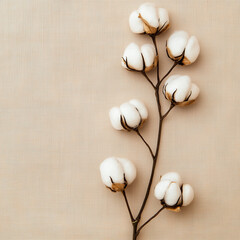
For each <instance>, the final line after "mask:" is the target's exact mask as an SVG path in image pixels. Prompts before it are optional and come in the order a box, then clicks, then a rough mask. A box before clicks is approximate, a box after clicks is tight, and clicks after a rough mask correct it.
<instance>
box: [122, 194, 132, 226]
mask: <svg viewBox="0 0 240 240" xmlns="http://www.w3.org/2000/svg"><path fill="white" fill-rule="evenodd" d="M122 194H123V197H124V199H125V202H126V205H127V209H128V212H129V215H130V218H131V221H132V222H134V217H133V215H132V211H131V208H130V206H129V203H128V200H127V196H126V192H125V190H123V191H122Z"/></svg>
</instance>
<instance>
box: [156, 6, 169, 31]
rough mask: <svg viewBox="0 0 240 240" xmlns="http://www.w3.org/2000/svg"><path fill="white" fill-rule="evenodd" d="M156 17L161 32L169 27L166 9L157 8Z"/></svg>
mask: <svg viewBox="0 0 240 240" xmlns="http://www.w3.org/2000/svg"><path fill="white" fill-rule="evenodd" d="M158 17H159V27H158V28H159V29H161V28H162V29H161V32H163V31H165V30H166V29H167V28H168V27H169V16H168V11H167V10H166V9H165V8H158Z"/></svg>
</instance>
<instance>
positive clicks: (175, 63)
mask: <svg viewBox="0 0 240 240" xmlns="http://www.w3.org/2000/svg"><path fill="white" fill-rule="evenodd" d="M177 65H178V63H177V62H174V63H173V65H172V67H171V68H170V69H169V71H168V72H167V73H166V74H165V75H164V76H163V77H162V78H161V80H160V81H159V82H158V83H157V86H156V88H159V86H160V84H161V83H162V81H163V80H164V79H165V78H166V77H167V76H168V75H169V74H170V73H171V71H172V70H173V69H174V68H175V67H176V66H177Z"/></svg>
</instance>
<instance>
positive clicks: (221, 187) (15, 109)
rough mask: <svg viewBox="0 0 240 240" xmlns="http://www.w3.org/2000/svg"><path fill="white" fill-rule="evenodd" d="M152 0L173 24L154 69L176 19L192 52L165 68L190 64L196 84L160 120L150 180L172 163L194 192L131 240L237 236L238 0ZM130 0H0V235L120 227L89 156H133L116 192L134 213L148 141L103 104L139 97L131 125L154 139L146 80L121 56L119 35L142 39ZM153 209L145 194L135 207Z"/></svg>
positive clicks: (98, 233) (5, 239)
mask: <svg viewBox="0 0 240 240" xmlns="http://www.w3.org/2000/svg"><path fill="white" fill-rule="evenodd" d="M155 2H156V4H157V5H159V6H162V7H165V8H167V9H168V10H169V13H170V17H171V25H172V27H171V29H170V30H169V31H167V32H166V33H164V34H163V35H161V36H160V37H159V38H158V46H159V48H160V54H161V56H160V71H161V75H163V74H164V73H165V72H166V71H167V70H168V68H169V67H170V66H171V64H172V62H171V60H169V59H168V58H167V56H166V54H165V50H164V45H165V41H166V39H167V37H168V36H169V35H170V34H171V33H172V32H173V31H174V30H178V29H183V30H186V31H188V32H189V33H191V34H194V35H196V36H197V37H198V39H199V42H200V44H201V56H200V57H199V59H198V61H197V62H196V63H195V64H193V65H192V66H188V67H181V66H178V67H177V68H176V69H175V70H174V73H180V74H189V75H190V76H191V77H192V79H193V81H195V82H196V83H197V84H198V85H199V86H200V88H201V96H200V97H199V99H198V101H197V103H196V104H194V105H192V106H189V107H186V108H176V109H174V110H173V112H172V113H171V114H170V115H169V117H168V119H167V121H166V122H165V124H164V130H163V136H162V146H161V153H160V159H159V163H158V165H157V172H156V178H155V180H154V185H155V184H156V183H157V180H158V178H159V176H160V174H164V173H165V172H167V171H172V170H174V171H178V172H179V173H180V174H181V175H182V176H183V179H184V181H185V182H187V183H191V184H192V185H193V187H194V189H195V192H196V198H195V200H194V203H193V204H192V205H191V206H189V207H187V208H185V209H184V210H183V211H182V212H181V213H179V214H175V213H172V212H167V211H165V212H163V213H162V214H161V216H159V217H158V218H157V219H155V220H154V221H153V222H152V223H151V224H149V227H147V228H146V229H145V230H144V231H142V234H141V237H140V238H139V240H148V239H149V240H157V239H162V240H165V239H166V240H171V239H178V240H181V239H182V240H183V239H185V240H186V239H187V240H192V239H194V240H202V239H206V240H210V239H218V240H220V239H224V240H225V239H226V240H228V239H231V240H237V239H240V230H239V222H240V211H239V201H240V192H239V190H240V178H239V177H240V158H239V157H240V155H239V144H240V140H239V138H240V127H239V123H240V113H239V112H240V111H239V110H240V109H239V94H240V93H239V90H240V79H239V74H240V71H239V68H240V66H239V53H240V48H239V41H240V28H239V24H240V21H239V12H240V1H239V0H232V1H230V0H229V1H227V0H225V1H224V0H215V1H207V0H203V1H192V0H191V1H190V0H188V1H187V0H181V1H180V0H171V1H170V0H166V1H163V0H162V1H155ZM140 3H142V1H137V0H136V1H133V0H132V1H127V0H126V1H116V0H102V1H100V0H95V1H90V0H88V1H87V0H82V1H81V0H1V1H0V146H1V148H0V149H1V150H0V239H1V240H11V239H17V240H18V239H19V240H25V239H26V240H27V239H34V240H37V239H48V240H52V239H53V240H55V239H56V240H58V239H59V240H60V239H64V240H71V239H80V240H123V239H124V240H125V239H131V231H132V229H131V225H130V222H129V218H128V213H127V210H126V207H125V205H124V202H123V199H122V196H121V195H120V194H113V193H111V192H110V191H108V190H107V189H105V187H104V186H103V184H102V183H101V180H100V174H99V164H100V162H101V161H102V160H103V159H104V158H106V157H108V156H112V155H114V156H122V157H127V158H129V159H131V160H132V161H134V162H135V164H136V165H137V168H138V177H137V180H136V181H135V182H134V184H133V185H131V186H130V187H129V188H128V190H127V194H128V196H129V200H130V204H131V206H132V208H133V211H134V213H136V211H137V210H138V209H139V207H140V203H141V201H142V198H143V195H144V192H145V188H146V181H147V179H148V177H149V171H150V162H151V161H150V157H149V153H148V151H147V150H146V149H145V147H144V146H143V144H142V142H141V141H140V140H139V139H138V138H137V136H135V134H134V133H125V132H117V131H114V130H113V129H112V128H111V126H110V124H109V120H108V110H109V108H110V107H111V106H113V105H119V104H120V103H122V102H124V101H127V100H129V99H131V98H133V97H134V98H139V99H141V100H143V101H144V102H145V103H146V105H147V106H148V108H149V112H150V118H149V121H147V123H146V124H145V126H144V128H143V129H142V133H143V135H144V136H145V137H146V138H147V139H148V140H149V142H150V143H151V144H152V145H154V143H155V139H156V124H157V114H156V105H155V102H154V97H153V91H152V89H151V87H150V86H149V85H148V84H147V82H146V81H145V80H144V79H143V77H142V76H140V75H138V74H136V73H131V72H128V71H126V70H124V69H122V68H121V66H120V58H121V54H122V52H123V49H124V47H125V46H126V45H127V44H128V43H130V42H131V41H135V42H137V43H139V44H141V43H145V42H150V39H148V37H146V36H137V35H134V34H133V33H131V32H130V31H129V28H128V16H129V14H130V12H131V11H132V10H133V9H136V8H137V7H138V6H139V5H140ZM150 75H151V76H152V77H155V75H154V73H153V74H150ZM163 101H164V106H165V107H167V106H168V103H167V102H166V101H165V100H163ZM158 209H159V202H158V201H157V200H155V199H154V198H153V196H152V194H151V198H150V200H149V202H148V204H147V208H146V211H145V212H144V215H143V218H144V219H147V218H148V217H149V216H151V215H152V214H153V213H154V212H155V211H156V210H158Z"/></svg>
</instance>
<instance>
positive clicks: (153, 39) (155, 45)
mask: <svg viewBox="0 0 240 240" xmlns="http://www.w3.org/2000/svg"><path fill="white" fill-rule="evenodd" d="M151 38H152V41H153V44H154V47H155V50H156V55H157V57H158V59H157V82H158V83H159V82H160V76H159V56H158V48H157V43H156V36H155V35H153V36H151Z"/></svg>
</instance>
